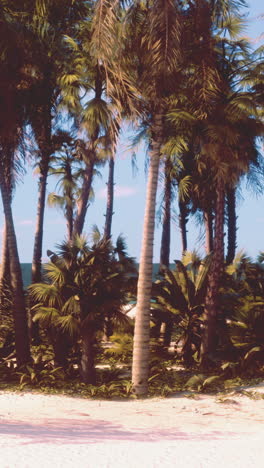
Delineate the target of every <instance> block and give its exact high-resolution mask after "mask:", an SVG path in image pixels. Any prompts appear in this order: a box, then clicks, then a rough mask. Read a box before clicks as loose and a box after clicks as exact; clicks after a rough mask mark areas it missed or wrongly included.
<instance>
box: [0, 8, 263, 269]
mask: <svg viewBox="0 0 264 468" xmlns="http://www.w3.org/2000/svg"><path fill="white" fill-rule="evenodd" d="M248 4H249V6H250V9H249V19H250V21H249V27H248V30H247V31H246V33H245V35H247V36H248V37H250V38H251V40H252V42H254V43H255V45H256V46H257V45H261V44H263V42H264V38H263V37H262V38H260V37H259V36H260V35H261V34H262V33H263V29H264V28H263V25H264V21H263V18H262V20H261V18H259V15H261V14H262V15H263V14H264V8H263V2H262V0H251V1H250V2H248ZM127 145H128V141H127V138H126V135H123V137H122V140H121V143H120V144H119V150H118V155H117V159H116V169H115V183H116V186H115V204H114V212H115V214H114V217H113V239H114V240H115V239H116V237H117V236H118V235H119V234H120V233H122V234H124V236H125V238H126V241H127V244H128V251H129V254H130V255H132V256H134V257H136V258H137V259H138V258H139V255H140V246H141V235H142V225H143V217H144V204H145V189H146V176H145V172H144V161H145V154H144V151H143V149H141V150H139V151H138V153H137V164H138V168H139V171H138V174H137V176H136V177H133V175H132V168H131V160H130V155H129V151H128V150H127ZM101 172H102V179H101V180H100V179H97V180H96V182H95V184H94V190H95V202H94V203H93V204H92V205H91V206H90V207H89V209H88V212H87V219H86V224H85V231H86V233H87V234H89V232H90V231H91V226H92V225H93V224H97V225H98V227H99V229H102V228H103V225H104V213H105V205H106V198H105V190H106V185H105V184H106V181H107V170H102V171H101ZM52 190H53V184H52V183H51V182H50V183H49V186H48V191H52ZM159 200H160V195H158V202H159ZM263 202H264V196H261V197H258V198H256V196H254V195H252V193H250V192H248V191H245V190H243V200H240V201H239V203H238V217H239V219H238V226H239V230H238V247H239V249H245V250H246V251H247V252H248V254H249V255H251V256H253V257H255V256H256V255H257V253H258V252H259V251H260V250H264V242H263V237H264V210H263V207H264V203H263ZM36 203H37V176H35V175H34V174H33V171H32V169H31V168H30V167H28V168H27V174H26V176H25V177H24V178H23V182H21V183H20V184H19V185H18V186H17V188H16V191H15V197H14V201H13V214H14V220H15V228H16V233H17V240H18V249H19V256H20V261H21V262H22V263H25V262H31V259H32V253H33V241H34V231H35V217H36ZM2 227H3V210H2V206H1V207H0V243H1V240H2ZM64 236H65V221H64V219H63V216H62V215H61V213H60V212H59V211H57V210H54V209H50V208H47V209H46V214H45V232H44V241H43V260H44V261H45V256H46V251H47V249H53V248H54V246H55V244H56V243H59V242H60V241H61V240H63V239H64ZM160 237H161V229H160V227H157V229H156V233H155V245H154V261H156V262H158V261H159V249H160ZM198 238H199V229H197V228H196V226H195V222H194V221H191V222H190V223H189V225H188V248H189V249H192V248H200V249H201V251H202V250H203V243H202V242H198ZM180 256H181V245H180V236H179V229H178V226H177V224H176V223H174V224H173V225H172V241H171V261H173V260H174V259H176V258H179V257H180Z"/></svg>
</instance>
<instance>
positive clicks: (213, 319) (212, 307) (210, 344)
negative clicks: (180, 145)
mask: <svg viewBox="0 0 264 468" xmlns="http://www.w3.org/2000/svg"><path fill="white" fill-rule="evenodd" d="M224 206H225V191H224V184H223V181H222V180H221V179H220V177H219V178H218V180H217V185H216V211H215V236H214V245H213V259H212V265H211V269H210V272H209V275H208V287H207V292H206V297H205V310H204V330H203V336H202V343H201V365H202V367H205V368H206V367H209V366H210V362H211V359H210V355H211V354H212V353H214V352H215V351H216V347H217V314H218V307H219V306H218V292H219V286H220V280H221V276H222V273H223V267H224Z"/></svg>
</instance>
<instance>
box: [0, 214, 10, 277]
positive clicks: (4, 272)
mask: <svg viewBox="0 0 264 468" xmlns="http://www.w3.org/2000/svg"><path fill="white" fill-rule="evenodd" d="M1 257H2V258H1V270H0V286H1V284H2V283H3V282H4V283H5V284H10V259H9V249H8V243H7V232H6V223H5V222H4V228H3V237H2V254H1Z"/></svg>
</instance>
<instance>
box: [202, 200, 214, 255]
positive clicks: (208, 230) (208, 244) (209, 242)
mask: <svg viewBox="0 0 264 468" xmlns="http://www.w3.org/2000/svg"><path fill="white" fill-rule="evenodd" d="M204 225H205V252H206V254H207V255H209V253H210V252H212V251H213V214H212V211H211V210H210V209H209V210H207V211H204Z"/></svg>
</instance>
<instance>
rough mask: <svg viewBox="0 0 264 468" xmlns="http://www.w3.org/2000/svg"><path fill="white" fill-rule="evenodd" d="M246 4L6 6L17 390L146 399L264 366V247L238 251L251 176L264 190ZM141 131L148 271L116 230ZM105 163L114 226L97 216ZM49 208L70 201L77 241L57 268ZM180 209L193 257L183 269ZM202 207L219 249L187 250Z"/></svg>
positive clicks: (5, 371)
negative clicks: (123, 169)
mask: <svg viewBox="0 0 264 468" xmlns="http://www.w3.org/2000/svg"><path fill="white" fill-rule="evenodd" d="M245 9H246V3H245V1H244V0H239V1H233V0H214V1H213V0H193V1H185V0H184V1H178V0H148V1H145V0H127V1H121V0H112V1H110V0H95V1H92V2H90V1H86V0H75V1H72V0H65V1H64V2H61V1H60V0H33V1H32V0H24V1H23V2H21V1H18V0H9V1H6V0H0V72H1V73H0V189H1V196H2V202H3V211H4V220H5V226H4V235H3V249H2V260H1V265H2V268H1V277H0V316H1V328H0V380H1V381H2V382H16V383H17V382H19V385H20V386H21V388H24V387H26V386H37V387H40V388H42V387H58V388H69V385H70V383H74V385H75V387H74V388H76V389H78V391H80V392H83V394H85V395H90V396H102V395H107V396H111V395H112V396H116V395H119V394H122V395H125V396H128V395H130V394H134V395H136V396H137V397H141V396H146V395H147V394H148V393H153V392H157V391H160V393H161V394H163V395H166V394H168V393H170V392H172V391H176V390H178V389H179V388H185V386H186V388H191V387H192V386H193V387H195V388H198V389H199V390H201V391H205V390H207V389H211V388H213V387H214V386H221V385H224V382H225V380H226V379H229V378H230V377H239V376H241V375H246V376H251V377H252V376H260V377H261V376H263V372H264V331H263V330H264V328H263V327H264V312H263V310H264V309H263V304H264V269H263V254H262V253H260V255H259V258H258V259H257V261H253V260H252V259H250V258H248V257H247V256H246V254H245V253H241V252H240V253H237V252H236V248H237V237H236V233H237V213H236V206H237V203H236V200H237V194H238V192H239V188H240V185H241V182H242V180H243V179H245V178H247V180H248V181H249V183H250V181H251V183H253V185H254V187H255V188H256V187H257V190H258V191H259V192H263V186H264V185H263V182H264V181H263V174H264V172H263V169H264V167H263V161H262V155H261V151H260V141H261V138H262V139H263V135H264V122H263V96H264V82H263V66H264V60H263V51H264V49H263V46H261V47H259V48H257V49H255V50H254V48H253V47H252V46H251V44H250V42H249V41H248V40H247V39H246V38H245V37H244V35H243V30H244V28H245V26H246V20H245V11H246V10H245ZM128 123H129V124H130V125H131V127H132V129H133V132H134V135H135V137H134V140H135V141H140V140H141V139H142V138H143V139H144V140H145V142H146V147H147V148H148V149H147V164H146V166H147V171H148V182H147V188H146V204H145V215H144V220H143V235H142V248H141V255H140V261H139V269H138V271H137V268H136V265H135V261H134V259H133V258H131V257H129V255H128V253H127V247H126V244H125V240H124V237H123V236H119V237H118V239H117V241H116V243H115V242H114V239H113V238H112V237H113V236H112V224H113V222H114V218H113V214H114V195H115V190H114V185H115V181H114V174H115V172H114V169H115V159H116V153H117V144H118V140H119V137H120V134H121V131H122V128H124V127H125V126H127V124H128ZM29 153H30V154H31V155H30V156H31V157H30V162H29V163H30V164H31V165H33V166H35V168H36V172H37V174H38V200H37V206H36V230H35V238H34V246H33V255H32V284H31V285H30V286H29V288H28V289H27V290H26V291H25V290H24V288H23V278H22V271H21V265H20V260H19V251H18V247H17V237H16V232H15V226H14V220H13V213H12V200H13V197H14V189H15V186H16V184H17V181H18V180H19V178H21V177H23V171H25V170H26V169H25V168H26V167H27V165H26V163H25V161H26V160H27V159H28V158H29ZM106 163H107V164H108V168H109V173H108V182H107V203H106V207H105V226H104V232H103V234H102V235H101V233H100V231H99V229H98V228H97V227H96V226H94V228H93V232H92V233H90V232H87V228H86V219H87V213H89V211H88V210H89V205H90V203H91V201H92V200H93V198H96V196H97V194H96V191H95V190H94V188H93V187H94V180H95V178H96V176H97V175H98V174H99V169H100V167H102V166H104V165H105V164H106ZM49 178H53V179H56V181H57V184H56V187H55V189H54V191H53V192H51V193H49V194H48V193H47V181H48V179H49ZM159 181H160V182H161V185H163V194H164V196H163V200H162V204H161V205H162V206H161V210H160V212H161V215H160V216H159V218H160V222H161V223H162V239H161V246H160V268H159V272H158V275H157V277H156V278H154V277H153V246H154V232H155V223H156V219H157V218H158V216H157V212H158V210H157V190H158V183H159ZM252 181H253V182H252ZM47 204H48V205H49V206H52V207H56V208H58V209H60V210H61V211H62V213H63V215H64V217H65V225H66V232H67V234H66V240H62V241H61V243H60V244H59V245H57V246H55V248H54V246H50V249H51V250H49V251H48V257H49V262H47V263H46V264H44V265H43V264H42V260H41V259H42V256H43V252H42V250H43V233H44V230H45V209H46V205H47ZM175 211H176V213H177V217H178V220H179V228H180V231H181V238H182V258H181V259H178V260H176V261H175V262H174V265H173V266H171V264H170V252H171V251H172V246H171V240H170V239H171V226H172V219H173V217H174V213H175ZM191 216H196V218H197V219H198V220H199V222H200V224H201V226H202V230H203V232H204V237H205V244H206V248H205V252H189V251H188V231H187V226H188V220H189V218H190V217H191ZM225 231H226V233H227V236H226V240H227V243H226V245H225ZM88 235H89V236H88ZM135 304H136V305H135ZM133 305H134V306H135V309H136V314H135V317H134V318H130V316H129V315H130V314H129V312H128V310H129V309H131V308H132V306H133ZM181 366H183V368H184V370H182V367H181ZM201 372H202V373H201ZM193 374H197V375H195V376H193ZM190 377H191V378H190Z"/></svg>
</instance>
